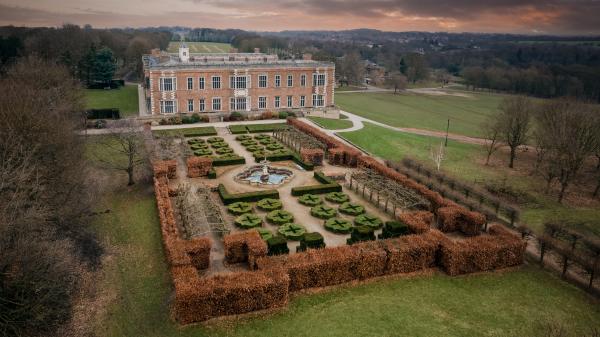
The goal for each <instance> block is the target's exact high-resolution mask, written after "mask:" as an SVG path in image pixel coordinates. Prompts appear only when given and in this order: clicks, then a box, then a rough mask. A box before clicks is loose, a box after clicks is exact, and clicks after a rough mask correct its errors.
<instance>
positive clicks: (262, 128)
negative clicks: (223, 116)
mask: <svg viewBox="0 0 600 337" xmlns="http://www.w3.org/2000/svg"><path fill="white" fill-rule="evenodd" d="M286 128H287V125H285V124H281V123H271V124H251V125H246V129H247V130H248V132H250V133H260V132H273V131H275V130H281V129H286Z"/></svg>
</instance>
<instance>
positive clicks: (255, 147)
mask: <svg viewBox="0 0 600 337" xmlns="http://www.w3.org/2000/svg"><path fill="white" fill-rule="evenodd" d="M246 150H248V152H256V151H264V150H265V147H264V146H262V145H250V146H247V147H246Z"/></svg>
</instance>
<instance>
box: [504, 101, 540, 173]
mask: <svg viewBox="0 0 600 337" xmlns="http://www.w3.org/2000/svg"><path fill="white" fill-rule="evenodd" d="M533 108H534V107H533V103H532V102H531V100H530V99H528V98H526V97H522V96H517V97H511V98H506V99H504V101H502V103H501V104H500V113H499V114H498V115H497V116H496V117H495V118H496V123H497V125H498V126H499V127H500V131H501V133H502V137H503V138H504V141H505V142H506V144H507V145H508V146H509V147H510V161H509V163H508V167H510V168H513V167H514V161H515V157H516V155H517V149H518V148H519V146H521V145H523V144H525V142H526V141H527V136H528V134H529V128H530V126H531V114H532V112H533Z"/></svg>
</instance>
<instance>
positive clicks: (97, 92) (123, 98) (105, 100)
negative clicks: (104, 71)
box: [85, 85, 139, 118]
mask: <svg viewBox="0 0 600 337" xmlns="http://www.w3.org/2000/svg"><path fill="white" fill-rule="evenodd" d="M85 98H86V109H110V108H117V109H119V111H120V113H121V118H125V117H131V116H137V114H138V113H139V106H138V88H137V85H125V86H124V87H122V88H119V89H112V90H104V89H86V90H85Z"/></svg>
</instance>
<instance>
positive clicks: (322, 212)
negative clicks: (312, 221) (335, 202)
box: [310, 205, 337, 219]
mask: <svg viewBox="0 0 600 337" xmlns="http://www.w3.org/2000/svg"><path fill="white" fill-rule="evenodd" d="M310 215H312V216H314V217H317V218H319V219H330V218H333V217H334V216H336V215H337V211H336V210H335V209H333V208H331V207H329V206H325V205H317V206H314V207H312V208H311V209H310Z"/></svg>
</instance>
